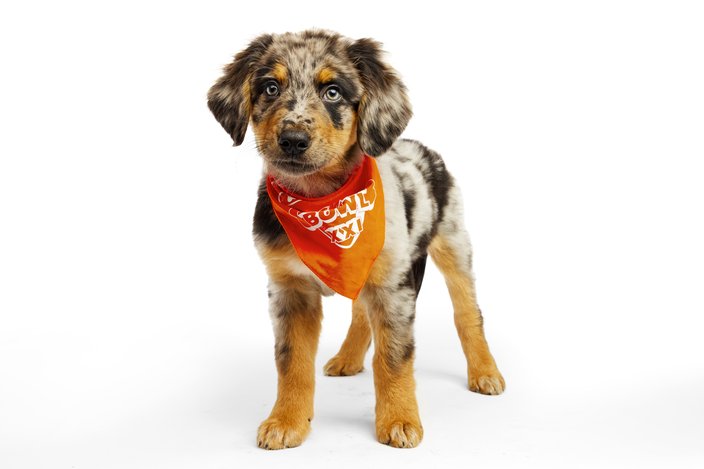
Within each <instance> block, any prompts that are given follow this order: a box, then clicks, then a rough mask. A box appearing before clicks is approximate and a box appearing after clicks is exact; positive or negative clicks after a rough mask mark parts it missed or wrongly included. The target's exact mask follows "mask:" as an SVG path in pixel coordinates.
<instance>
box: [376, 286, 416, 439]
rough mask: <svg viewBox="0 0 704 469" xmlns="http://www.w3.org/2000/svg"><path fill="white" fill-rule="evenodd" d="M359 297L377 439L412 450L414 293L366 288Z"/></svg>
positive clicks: (414, 425) (399, 289)
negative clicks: (370, 354) (368, 340)
mask: <svg viewBox="0 0 704 469" xmlns="http://www.w3.org/2000/svg"><path fill="white" fill-rule="evenodd" d="M362 298H363V300H364V301H365V303H366V309H367V312H368V314H369V320H370V323H371V326H372V331H373V335H374V349H375V350H374V359H373V361H372V365H373V368H374V388H375V390H376V434H377V438H378V439H379V441H380V442H381V443H384V444H388V445H391V446H395V447H397V448H412V447H414V446H417V445H418V443H420V441H421V439H422V438H423V427H422V425H421V423H420V417H419V416H418V402H417V401H416V393H415V380H414V378H413V358H414V355H415V351H414V342H413V319H414V317H415V291H413V290H412V289H410V288H406V289H404V288H384V287H375V286H368V287H366V288H365V290H364V293H363V296H362Z"/></svg>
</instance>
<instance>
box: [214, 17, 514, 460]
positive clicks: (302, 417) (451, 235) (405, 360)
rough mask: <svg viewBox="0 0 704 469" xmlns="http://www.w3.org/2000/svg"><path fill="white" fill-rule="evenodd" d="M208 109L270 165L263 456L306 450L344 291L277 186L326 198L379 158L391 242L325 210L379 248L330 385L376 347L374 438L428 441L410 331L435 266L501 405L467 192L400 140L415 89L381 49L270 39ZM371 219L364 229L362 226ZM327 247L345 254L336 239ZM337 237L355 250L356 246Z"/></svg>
mask: <svg viewBox="0 0 704 469" xmlns="http://www.w3.org/2000/svg"><path fill="white" fill-rule="evenodd" d="M208 106H209V108H210V110H211V112H212V113H213V115H214V116H215V118H216V119H217V121H218V122H219V123H220V124H221V125H222V127H223V128H224V129H225V131H226V132H227V133H228V134H229V135H230V136H231V137H232V140H233V142H234V146H238V145H240V144H241V143H242V141H243V139H244V136H245V132H246V130H247V128H248V127H249V126H250V125H251V127H252V129H253V131H254V137H255V140H256V145H257V149H258V151H259V153H260V154H261V156H262V158H263V164H264V177H263V179H262V182H261V185H260V188H259V194H258V200H257V204H256V207H255V210H254V220H253V235H254V240H255V245H256V248H257V250H258V252H259V255H260V257H261V259H262V261H263V262H264V264H265V266H266V270H267V273H268V276H269V286H268V294H269V305H270V315H271V318H272V322H273V328H274V335H275V360H276V367H277V372H278V394H277V398H276V402H275V404H274V406H273V409H272V411H271V414H270V416H269V417H268V418H267V419H266V420H264V422H263V423H262V424H261V425H260V427H259V429H258V432H257V444H258V446H259V447H261V448H266V449H281V448H289V447H295V446H298V445H300V444H301V443H302V442H303V440H304V439H305V437H306V436H307V435H308V433H309V431H310V426H311V420H312V418H313V393H314V381H315V371H314V361H315V355H316V350H317V346H318V337H319V333H320V329H321V320H322V306H321V296H322V295H330V294H332V293H333V289H332V288H330V286H329V282H327V283H326V282H324V281H322V280H321V277H320V276H319V275H316V274H314V273H313V270H312V269H311V268H310V265H312V264H311V262H309V261H306V262H304V261H303V258H302V257H301V256H300V255H299V253H298V250H299V248H298V247H294V246H293V245H292V242H291V236H292V235H291V234H290V231H291V230H294V229H299V228H300V227H299V228H295V227H294V226H293V225H289V226H290V228H286V227H285V224H284V222H283V221H282V219H281V216H280V213H279V212H277V211H276V209H275V207H276V206H275V205H273V202H272V201H273V200H274V201H275V199H272V197H273V196H272V194H271V187H270V185H269V184H272V185H273V184H277V185H278V186H280V187H281V188H284V189H285V191H286V194H296V195H295V196H292V195H286V196H285V197H284V202H287V203H289V205H293V204H294V203H296V202H298V201H301V200H303V201H307V200H314V199H316V198H321V197H326V196H327V195H328V194H331V193H335V191H337V190H338V189H339V188H340V187H342V186H343V185H344V184H345V183H346V181H347V180H348V179H350V178H351V177H352V176H351V175H353V174H356V173H355V171H358V170H357V168H359V167H360V164H361V162H362V161H366V160H367V159H368V160H373V161H372V162H370V164H372V163H373V165H374V167H376V168H377V172H378V175H379V176H380V178H381V181H382V182H383V195H382V194H381V187H376V189H375V194H376V196H375V197H376V199H375V200H376V204H377V205H380V204H381V203H382V202H383V204H384V212H383V215H382V216H383V220H381V222H382V224H381V226H382V227H383V228H382V231H381V232H380V233H377V234H375V235H369V234H368V233H367V232H366V231H364V230H365V229H366V228H364V227H362V225H361V221H360V220H362V218H360V217H362V215H359V213H357V212H355V211H354V210H353V209H349V210H347V211H345V213H341V212H340V210H337V211H335V210H332V212H330V210H331V209H330V207H326V210H327V212H326V213H328V215H329V214H330V213H334V217H336V216H344V215H350V214H352V215H354V216H356V218H355V219H354V220H355V223H357V224H358V226H357V225H355V226H357V228H355V229H354V230H352V229H350V232H349V233H352V234H353V235H354V236H357V235H359V234H360V233H361V234H362V235H363V236H364V235H366V236H367V238H372V239H371V241H374V238H376V239H377V240H378V239H381V241H377V243H376V244H378V245H379V248H378V249H379V251H378V253H376V254H375V259H372V262H373V264H371V268H370V270H369V271H368V273H367V274H366V275H367V276H366V279H364V283H363V286H362V288H361V290H360V291H359V292H358V294H356V295H357V296H356V298H355V299H354V301H353V303H352V322H351V325H350V328H349V331H348V333H347V337H346V338H345V340H344V342H343V344H342V346H341V348H340V350H339V352H338V353H337V354H336V355H335V356H334V357H333V358H332V359H330V361H328V362H327V364H326V365H325V367H324V373H325V374H326V375H328V376H347V375H354V374H356V373H359V372H360V371H361V370H362V368H363V362H364V357H365V354H366V351H367V349H368V348H369V347H370V345H371V341H372V337H373V339H374V356H373V362H372V364H373V374H374V387H375V391H376V409H375V410H376V436H377V438H378V440H379V442H381V443H384V444H387V445H390V446H393V447H399V448H411V447H415V446H417V445H418V444H419V443H420V441H421V439H422V438H423V427H422V425H421V421H420V418H419V415H418V404H417V401H416V396H415V380H414V377H413V360H414V355H415V347H414V340H413V322H414V318H415V303H416V298H417V296H418V293H419V291H420V287H421V283H422V281H423V275H424V271H425V265H426V259H427V256H428V254H430V256H431V258H432V260H433V261H434V263H435V264H436V265H437V267H438V268H439V270H440V271H441V272H442V274H443V276H444V277H445V280H446V284H447V288H448V290H449V294H450V296H451V299H452V304H453V309H454V320H455V325H456V328H457V332H458V335H459V338H460V342H461V344H462V348H463V351H464V354H465V357H466V359H467V376H468V385H469V389H470V390H472V391H474V392H478V393H482V394H490V395H496V394H500V393H501V392H503V391H504V388H505V382H504V378H503V377H502V375H501V373H500V372H499V370H498V369H497V366H496V363H495V361H494V358H493V357H492V355H491V352H490V351H489V347H488V345H487V342H486V339H485V337H484V329H483V319H482V314H481V311H480V310H479V307H478V306H477V302H476V296H475V288H474V278H473V274H472V251H471V246H470V242H469V236H468V234H467V231H466V229H465V227H464V223H463V208H462V197H461V195H460V191H459V189H458V187H457V184H456V180H455V179H454V178H453V177H452V176H451V175H450V174H449V173H448V171H447V169H446V167H445V164H444V163H443V160H442V159H441V157H440V156H439V155H438V154H437V153H436V152H435V151H433V150H430V149H429V148H427V147H425V146H424V145H422V144H421V143H419V142H417V141H413V140H406V139H399V137H400V135H401V133H402V132H403V130H404V129H405V127H406V125H407V124H408V121H409V120H410V118H411V114H412V111H411V106H410V103H409V100H408V96H407V90H406V87H405V85H404V84H403V83H402V81H401V79H400V77H399V75H398V73H397V72H396V71H395V70H394V69H393V68H392V67H391V66H390V65H388V64H387V63H386V62H385V61H384V58H383V52H382V49H381V44H380V43H378V42H376V41H374V40H372V39H359V40H352V39H348V38H345V37H343V36H341V35H339V34H336V33H334V32H329V31H324V30H308V31H303V32H299V33H285V34H277V35H272V34H265V35H262V36H260V37H257V38H256V39H255V40H253V41H252V42H251V43H250V44H249V46H248V47H247V48H246V49H244V50H243V51H242V52H240V53H238V54H237V55H236V56H235V57H234V61H233V62H232V63H230V64H229V65H227V66H225V68H224V74H223V75H222V77H220V78H219V79H218V80H217V81H216V83H215V84H214V85H213V86H212V88H211V89H210V90H209V92H208ZM370 188H372V186H369V187H367V189H370ZM365 190H366V189H365ZM359 194H362V192H359V193H357V196H358V195H359ZM365 194H367V196H368V195H369V193H366V192H365ZM367 196H365V198H364V200H363V201H365V202H366V203H367V204H368V205H371V204H372V202H369V201H368V200H366V198H368V197H367ZM279 199H281V195H279ZM349 200H352V199H349ZM355 200H356V199H355ZM360 200H362V199H360ZM340 204H342V202H340ZM287 207H288V206H287ZM375 210H376V209H375ZM289 211H290V210H289ZM353 212H354V213H353ZM282 213H283V212H282ZM316 213H317V214H318V218H319V217H320V213H318V212H316ZM369 213H370V212H367V215H366V216H370V215H369ZM283 215H285V213H283ZM299 216H300V217H301V219H303V218H304V216H303V215H300V213H299ZM306 216H307V217H310V216H313V215H306ZM314 218H315V217H314ZM318 218H316V220H317V219H318ZM370 219H371V218H365V219H363V220H362V221H363V222H364V224H365V226H366V224H367V223H371V222H370V221H369V220H370ZM292 223H294V225H295V222H292ZM311 223H312V222H311ZM301 226H303V225H301ZM304 228H305V229H309V230H313V229H314V228H315V226H313V225H312V224H309V225H307V226H304ZM311 233H316V232H315V231H311ZM327 235H328V238H329V239H331V240H333V244H334V242H336V240H337V238H333V237H331V235H330V233H327ZM337 236H340V235H339V234H338V235H337ZM320 239H323V238H322V237H321V238H320ZM340 239H345V240H346V242H349V236H348V237H344V236H342V237H340ZM355 239H356V238H355ZM311 244H312V245H315V246H318V245H320V246H323V245H326V243H324V242H322V241H320V242H318V241H316V242H313V243H311ZM328 244H330V243H328ZM325 249H327V248H325ZM340 251H341V250H340ZM347 272H350V275H352V274H356V273H357V270H355V269H347ZM341 275H343V276H344V275H347V274H346V273H345V272H342V273H341ZM328 280H329V279H328Z"/></svg>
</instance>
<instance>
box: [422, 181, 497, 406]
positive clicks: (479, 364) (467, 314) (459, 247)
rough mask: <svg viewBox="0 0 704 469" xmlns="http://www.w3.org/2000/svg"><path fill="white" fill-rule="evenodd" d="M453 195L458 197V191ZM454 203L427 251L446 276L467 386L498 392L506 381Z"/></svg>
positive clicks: (475, 389) (480, 391) (459, 212)
mask: <svg viewBox="0 0 704 469" xmlns="http://www.w3.org/2000/svg"><path fill="white" fill-rule="evenodd" d="M455 196H456V199H455V200H458V197H459V194H458V192H455ZM456 207H458V211H457V213H455V214H452V218H451V220H452V221H448V220H447V219H446V220H444V221H443V222H441V223H440V225H439V227H438V233H437V234H436V235H435V237H434V238H433V240H432V241H431V243H430V246H429V248H428V252H429V253H430V256H431V258H432V259H433V262H434V263H435V264H436V265H437V266H438V268H439V269H440V271H441V272H442V274H443V276H444V277H445V283H446V284H447V289H448V291H449V292H450V297H451V299H452V305H453V308H454V310H455V313H454V314H455V327H456V328H457V334H458V335H459V337H460V341H461V342H462V350H463V351H464V355H465V357H466V358H467V375H468V384H469V389H470V390H472V391H474V392H479V393H482V394H501V393H502V392H503V391H504V388H505V387H506V384H505V382H504V378H503V377H502V376H501V373H500V372H499V370H498V368H497V367H496V362H495V361H494V357H493V356H492V355H491V352H490V351H489V345H488V344H487V342H486V338H485V337H484V325H483V323H484V321H483V319H482V313H481V311H480V310H479V307H478V306H477V299H476V293H475V290H474V278H473V276H472V252H471V246H470V243H469V236H468V235H467V232H466V231H465V229H464V227H463V226H461V225H460V224H459V222H458V221H457V220H458V219H461V216H462V215H461V208H459V202H457V205H456Z"/></svg>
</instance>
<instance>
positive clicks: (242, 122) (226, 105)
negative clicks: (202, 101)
mask: <svg viewBox="0 0 704 469" xmlns="http://www.w3.org/2000/svg"><path fill="white" fill-rule="evenodd" d="M272 40H273V36H272V35H270V34H265V35H262V36H259V37H258V38H256V39H255V40H254V41H252V43H251V44H250V45H249V47H247V48H246V49H245V50H243V51H242V52H240V53H239V54H237V55H236V56H235V60H234V61H233V62H232V63H231V64H229V65H226V66H225V69H224V72H225V74H224V75H223V76H222V77H220V79H219V80H218V81H217V82H216V83H215V84H214V85H213V86H212V88H210V91H208V107H209V108H210V111H211V112H212V113H213V115H214V116H215V118H216V119H217V120H218V122H220V125H222V127H223V128H224V129H225V131H226V132H227V133H228V134H229V135H230V136H231V137H232V140H233V141H234V142H235V146H237V145H239V144H241V143H242V141H243V140H244V134H245V132H247V125H248V124H249V116H250V113H251V111H252V98H251V92H250V89H249V79H250V77H251V75H252V71H253V68H254V66H255V64H256V63H257V61H258V60H259V59H260V58H261V56H262V55H263V54H264V52H265V51H266V49H267V48H268V47H269V45H270V44H271V42H272Z"/></svg>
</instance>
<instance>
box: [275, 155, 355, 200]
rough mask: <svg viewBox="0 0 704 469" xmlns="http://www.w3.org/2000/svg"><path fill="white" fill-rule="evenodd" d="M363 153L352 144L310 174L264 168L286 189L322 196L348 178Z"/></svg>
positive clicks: (304, 195) (330, 192)
mask: <svg viewBox="0 0 704 469" xmlns="http://www.w3.org/2000/svg"><path fill="white" fill-rule="evenodd" d="M363 157H364V153H363V152H362V150H361V149H360V148H359V146H358V145H357V144H354V145H353V146H352V148H350V149H349V150H348V151H347V152H346V153H345V154H343V155H340V157H339V158H336V159H335V160H334V161H333V162H332V163H330V164H328V165H327V166H325V167H324V168H322V169H320V170H319V171H316V172H315V173H312V174H307V175H305V176H291V175H289V174H285V173H282V172H280V171H276V170H273V169H272V168H265V170H266V171H267V172H268V174H270V175H272V176H273V177H274V178H275V179H276V180H277V182H279V183H280V184H281V185H282V186H283V187H285V188H286V189H287V190H289V191H291V192H293V193H294V194H298V195H300V196H303V197H311V198H313V197H322V196H325V195H328V194H332V193H333V192H335V191H336V190H338V189H339V188H340V187H342V186H343V185H344V184H345V182H347V180H348V179H349V178H350V175H351V174H352V171H354V169H355V168H356V167H357V166H359V165H360V163H361V162H362V158H363Z"/></svg>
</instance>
